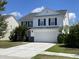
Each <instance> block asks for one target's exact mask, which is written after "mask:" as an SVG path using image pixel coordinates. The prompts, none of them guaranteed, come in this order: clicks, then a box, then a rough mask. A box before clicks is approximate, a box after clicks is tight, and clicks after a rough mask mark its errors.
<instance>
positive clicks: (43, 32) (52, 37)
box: [31, 29, 59, 42]
mask: <svg viewBox="0 0 79 59" xmlns="http://www.w3.org/2000/svg"><path fill="white" fill-rule="evenodd" d="M58 34H59V31H58V29H32V32H31V36H34V41H35V42H57V36H58Z"/></svg>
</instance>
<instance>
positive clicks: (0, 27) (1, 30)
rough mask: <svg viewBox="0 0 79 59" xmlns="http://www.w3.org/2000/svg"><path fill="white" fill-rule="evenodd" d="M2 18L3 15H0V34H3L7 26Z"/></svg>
mask: <svg viewBox="0 0 79 59" xmlns="http://www.w3.org/2000/svg"><path fill="white" fill-rule="evenodd" d="M4 18H5V17H4V16H0V36H3V35H4V34H5V32H6V28H7V23H6V22H5V19H4Z"/></svg>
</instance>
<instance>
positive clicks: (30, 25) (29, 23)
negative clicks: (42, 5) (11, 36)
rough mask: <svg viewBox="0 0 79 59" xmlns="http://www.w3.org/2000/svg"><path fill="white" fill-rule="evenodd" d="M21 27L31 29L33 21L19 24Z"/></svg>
mask: <svg viewBox="0 0 79 59" xmlns="http://www.w3.org/2000/svg"><path fill="white" fill-rule="evenodd" d="M21 25H23V26H26V27H32V26H33V21H24V22H21Z"/></svg>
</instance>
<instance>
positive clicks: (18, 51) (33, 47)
mask: <svg viewBox="0 0 79 59" xmlns="http://www.w3.org/2000/svg"><path fill="white" fill-rule="evenodd" d="M54 45H55V44H54V43H28V44H25V45H20V46H16V47H12V48H8V49H4V50H1V51H0V59H15V58H16V59H31V58H32V57H34V56H35V55H37V54H39V53H41V52H43V51H44V50H46V49H48V48H50V47H52V46H54Z"/></svg>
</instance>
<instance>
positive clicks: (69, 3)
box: [3, 0, 79, 22]
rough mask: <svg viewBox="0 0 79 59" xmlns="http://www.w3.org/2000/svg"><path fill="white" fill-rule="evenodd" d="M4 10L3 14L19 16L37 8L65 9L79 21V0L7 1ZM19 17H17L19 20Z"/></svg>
mask: <svg viewBox="0 0 79 59" xmlns="http://www.w3.org/2000/svg"><path fill="white" fill-rule="evenodd" d="M7 1H8V4H7V5H6V10H5V12H3V13H4V14H11V13H13V12H17V13H18V14H19V16H24V15H26V14H28V13H30V12H31V11H32V10H33V9H35V8H39V7H42V6H43V7H47V8H49V9H54V10H58V9H67V10H68V11H69V12H70V13H74V14H75V16H76V18H75V21H76V22H77V21H78V19H79V0H7ZM19 16H17V17H18V18H19Z"/></svg>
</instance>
